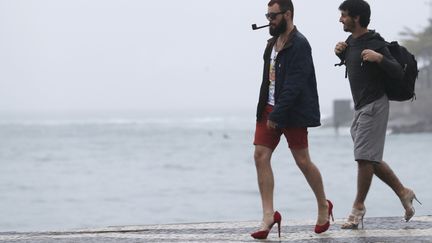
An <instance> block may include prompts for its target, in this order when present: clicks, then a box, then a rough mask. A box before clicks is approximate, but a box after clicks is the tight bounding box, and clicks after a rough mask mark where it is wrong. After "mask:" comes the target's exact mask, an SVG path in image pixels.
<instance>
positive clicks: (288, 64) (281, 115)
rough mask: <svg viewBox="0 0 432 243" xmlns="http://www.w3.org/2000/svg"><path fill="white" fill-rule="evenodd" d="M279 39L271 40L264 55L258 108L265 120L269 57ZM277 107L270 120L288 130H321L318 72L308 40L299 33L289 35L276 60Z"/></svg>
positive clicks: (258, 119)
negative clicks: (318, 128)
mask: <svg viewBox="0 0 432 243" xmlns="http://www.w3.org/2000/svg"><path fill="white" fill-rule="evenodd" d="M276 40H277V38H276V37H273V38H272V39H270V40H268V44H267V47H266V49H265V52H264V72H263V80H262V84H261V89H260V96H259V101H258V108H257V121H260V120H261V119H262V115H263V111H264V108H265V107H266V105H267V100H268V95H269V84H270V81H269V72H270V55H271V52H272V48H273V46H274V44H275V42H276ZM275 68H276V82H275V106H274V108H273V111H272V112H271V113H270V116H269V120H271V121H273V122H275V123H276V124H278V128H285V127H316V126H320V125H321V123H320V111H319V102H318V92H317V84H316V78H315V68H314V64H313V60H312V50H311V47H310V45H309V42H308V41H307V39H306V38H305V37H304V36H303V35H302V34H301V33H300V32H299V31H298V30H297V28H294V30H293V31H292V32H291V33H290V36H289V38H288V41H287V43H286V44H285V46H284V48H283V49H282V50H281V51H279V53H278V55H277V57H276V63H275Z"/></svg>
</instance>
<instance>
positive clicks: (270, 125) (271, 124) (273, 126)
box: [267, 120, 277, 129]
mask: <svg viewBox="0 0 432 243" xmlns="http://www.w3.org/2000/svg"><path fill="white" fill-rule="evenodd" d="M267 128H268V129H276V128H277V124H276V122H273V121H270V120H267Z"/></svg>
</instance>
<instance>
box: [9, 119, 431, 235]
mask: <svg viewBox="0 0 432 243" xmlns="http://www.w3.org/2000/svg"><path fill="white" fill-rule="evenodd" d="M253 130H254V118H253V117H250V118H249V117H248V118H236V117H231V118H189V119H183V118H174V119H173V118H170V119H155V118H154V119H135V120H133V119H128V120H107V119H101V120H93V121H91V120H75V121H68V120H55V121H49V120H39V121H33V122H30V121H27V122H20V121H3V122H1V123H0V231H32V230H54V229H72V228H83V227H100V226H112V225H135V224H140V225H141V224H155V223H178V222H209V221H238V220H258V219H260V217H261V215H260V210H261V206H260V199H259V194H258V188H257V183H256V171H255V167H254V162H253V146H252V139H253ZM309 139H310V152H311V156H312V159H313V161H314V162H315V163H316V165H317V166H318V167H319V168H320V170H321V173H322V175H323V178H324V183H325V188H326V193H327V195H328V198H330V199H331V200H333V202H334V204H335V212H334V213H335V216H336V217H338V218H341V217H345V216H346V215H347V214H348V212H349V211H350V208H351V202H352V200H353V197H354V194H355V183H356V180H355V177H356V164H355V162H353V159H352V158H353V156H352V152H351V150H352V142H351V138H350V136H349V134H348V130H347V129H344V130H342V131H341V134H340V135H339V136H335V134H334V131H333V129H331V128H314V129H310V130H309ZM431 146H432V134H409V135H406V134H405V135H390V136H388V137H387V143H386V151H385V158H386V160H387V161H388V162H389V164H390V165H391V166H392V167H393V169H394V171H395V172H396V173H397V174H398V176H399V177H400V179H401V180H402V181H403V182H404V183H405V184H406V185H407V186H409V187H412V188H414V189H415V191H416V194H417V196H418V198H419V199H420V200H421V201H422V202H423V206H417V207H416V210H417V214H418V215H431V214H432V213H431V209H432V207H431V205H432V195H431V182H432V181H431V178H432V177H431V175H430V174H431V171H432V163H431V162H432V152H431ZM273 169H274V173H275V178H276V179H275V183H276V188H275V207H276V209H278V210H279V211H281V213H282V214H283V216H284V219H287V220H289V219H315V215H316V209H315V208H316V206H315V199H314V197H313V194H312V191H311V190H310V189H309V187H308V185H307V184H306V181H305V179H304V177H303V176H302V174H301V173H300V171H299V170H298V168H297V167H296V165H295V163H294V162H293V159H292V157H291V155H290V153H289V152H288V150H287V145H286V142H285V141H282V142H281V144H280V145H279V147H278V149H277V150H276V152H275V155H274V157H273ZM366 203H367V207H368V213H367V216H369V217H371V216H401V217H402V215H403V210H402V207H401V205H400V202H399V200H398V199H397V198H396V196H395V195H394V194H393V192H392V191H391V190H390V189H389V188H388V187H386V186H385V185H384V184H383V183H382V182H381V181H379V179H377V178H374V182H373V185H372V188H371V192H370V194H369V196H368V199H367V202H366Z"/></svg>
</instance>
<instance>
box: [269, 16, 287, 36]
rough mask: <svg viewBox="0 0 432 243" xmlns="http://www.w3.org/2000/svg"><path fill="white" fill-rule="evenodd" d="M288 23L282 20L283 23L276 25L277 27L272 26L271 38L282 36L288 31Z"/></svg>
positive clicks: (270, 30) (270, 29)
mask: <svg viewBox="0 0 432 243" xmlns="http://www.w3.org/2000/svg"><path fill="white" fill-rule="evenodd" d="M287 26H288V24H287V21H286V20H285V19H282V20H281V22H280V23H279V24H278V25H276V26H275V27H273V26H270V28H269V32H270V35H271V36H279V35H280V34H282V33H284V32H285V31H286V30H287Z"/></svg>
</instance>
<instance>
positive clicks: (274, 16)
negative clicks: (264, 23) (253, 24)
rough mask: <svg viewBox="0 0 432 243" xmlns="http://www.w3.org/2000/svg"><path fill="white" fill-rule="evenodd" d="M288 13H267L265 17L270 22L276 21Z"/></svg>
mask: <svg viewBox="0 0 432 243" xmlns="http://www.w3.org/2000/svg"><path fill="white" fill-rule="evenodd" d="M284 13H286V11H281V12H278V13H266V14H265V16H266V18H267V19H268V20H269V21H272V20H275V19H276V17H277V16H278V15H279V14H284Z"/></svg>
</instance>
